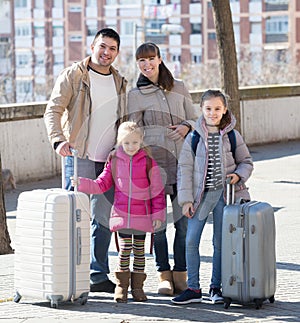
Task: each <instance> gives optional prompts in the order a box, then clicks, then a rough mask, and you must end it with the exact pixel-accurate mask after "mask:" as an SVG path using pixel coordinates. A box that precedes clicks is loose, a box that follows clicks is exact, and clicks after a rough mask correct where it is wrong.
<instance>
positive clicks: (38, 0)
mask: <svg viewBox="0 0 300 323" xmlns="http://www.w3.org/2000/svg"><path fill="white" fill-rule="evenodd" d="M34 7H35V8H36V9H44V0H35V1H34Z"/></svg>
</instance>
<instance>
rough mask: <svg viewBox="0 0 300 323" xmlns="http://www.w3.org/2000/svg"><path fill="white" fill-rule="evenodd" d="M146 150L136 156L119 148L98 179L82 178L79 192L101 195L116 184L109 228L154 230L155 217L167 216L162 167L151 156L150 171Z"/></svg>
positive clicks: (162, 217)
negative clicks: (160, 168)
mask: <svg viewBox="0 0 300 323" xmlns="http://www.w3.org/2000/svg"><path fill="white" fill-rule="evenodd" d="M147 158H148V157H147V153H146V151H145V150H143V149H140V150H139V151H138V152H137V153H136V154H135V155H134V156H129V155H127V154H126V153H125V152H124V150H123V148H122V147H119V148H118V149H117V151H116V153H115V154H114V156H113V157H112V159H111V160H110V161H108V163H107V164H106V167H105V168H104V170H103V172H102V173H101V174H100V176H99V177H98V178H97V179H96V180H92V179H89V178H83V177H80V184H79V185H78V191H81V192H85V193H87V194H102V193H104V192H106V191H107V190H109V189H110V188H111V187H112V186H113V185H114V187H115V193H114V204H113V207H112V210H111V216H110V230H111V231H118V230H120V229H135V230H140V231H144V232H153V223H152V221H154V220H160V221H162V222H164V221H165V219H166V199H165V193H164V185H163V182H162V179H161V174H160V170H159V167H158V166H157V163H156V162H155V160H154V159H152V158H151V161H152V168H151V169H150V171H149V173H147Z"/></svg>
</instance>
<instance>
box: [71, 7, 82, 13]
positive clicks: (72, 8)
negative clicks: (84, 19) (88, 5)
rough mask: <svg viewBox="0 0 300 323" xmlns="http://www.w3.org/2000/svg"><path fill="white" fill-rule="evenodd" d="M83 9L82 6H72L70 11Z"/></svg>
mask: <svg viewBox="0 0 300 323" xmlns="http://www.w3.org/2000/svg"><path fill="white" fill-rule="evenodd" d="M81 11H82V8H81V6H71V7H70V8H69V12H81Z"/></svg>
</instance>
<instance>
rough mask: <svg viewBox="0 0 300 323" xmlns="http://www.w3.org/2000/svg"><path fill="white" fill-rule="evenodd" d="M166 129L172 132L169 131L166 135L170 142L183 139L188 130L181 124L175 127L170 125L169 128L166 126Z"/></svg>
mask: <svg viewBox="0 0 300 323" xmlns="http://www.w3.org/2000/svg"><path fill="white" fill-rule="evenodd" d="M168 129H171V130H173V131H170V133H169V134H168V138H170V139H171V140H174V141H177V140H182V139H184V138H185V136H186V135H187V134H188V132H189V130H190V129H189V127H187V126H185V125H183V124H178V125H175V126H171V125H170V126H168Z"/></svg>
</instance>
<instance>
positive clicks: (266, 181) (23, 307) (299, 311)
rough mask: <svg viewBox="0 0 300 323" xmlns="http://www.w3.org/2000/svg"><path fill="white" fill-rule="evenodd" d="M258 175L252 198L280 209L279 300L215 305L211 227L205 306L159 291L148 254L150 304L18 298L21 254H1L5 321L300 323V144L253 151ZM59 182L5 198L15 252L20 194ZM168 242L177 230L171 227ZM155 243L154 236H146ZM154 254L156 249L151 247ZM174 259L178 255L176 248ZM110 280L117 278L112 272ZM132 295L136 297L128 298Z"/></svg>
mask: <svg viewBox="0 0 300 323" xmlns="http://www.w3.org/2000/svg"><path fill="white" fill-rule="evenodd" d="M251 153H252V156H253V159H254V161H255V170H254V173H253V176H252V178H251V179H250V180H249V182H248V185H249V187H250V192H251V195H252V198H253V199H257V200H263V201H266V202H269V203H270V204H271V205H272V206H273V207H274V209H275V219H276V229H277V236H276V248H277V291H276V294H275V303H273V304H270V303H268V302H267V303H266V304H264V305H263V307H262V309H260V310H256V309H255V306H254V305H248V306H240V305H237V304H233V305H232V306H231V307H230V308H229V309H228V310H225V309H224V308H223V306H222V305H212V304H210V302H209V300H208V294H206V293H207V292H208V285H209V281H210V272H211V255H212V246H211V236H212V224H211V222H209V223H208V224H207V226H206V227H205V231H204V234H203V240H202V244H201V254H202V263H201V270H200V272H201V284H202V288H203V290H204V301H203V303H201V304H192V305H185V306H175V305H172V304H171V302H170V297H163V296H159V295H157V294H156V288H157V278H156V271H155V266H154V261H153V257H152V255H150V254H147V257H146V258H147V260H146V266H147V268H146V270H147V274H148V278H147V280H146V284H145V291H146V293H147V296H148V298H149V300H148V301H147V302H145V303H134V302H132V301H131V300H129V302H128V303H127V304H117V303H115V302H114V301H113V297H112V295H111V294H106V293H91V294H90V295H89V300H88V302H87V304H86V305H84V306H81V305H79V304H73V303H65V304H59V308H58V309H52V308H50V306H49V303H48V302H47V301H38V300H32V299H27V298H22V299H21V301H20V303H18V304H17V303H14V302H13V301H12V297H13V294H14V287H13V268H14V255H2V256H0V323H2V322H9V323H21V322H22V323H23V322H26V323H38V322H41V321H42V322H51V323H52V322H55V323H58V322H65V323H67V322H72V323H75V322H77V321H78V322H79V321H84V322H90V323H92V322H113V323H117V322H119V323H121V322H122V323H127V322H128V323H129V322H130V323H131V322H136V323H137V322H191V321H194V322H277V323H278V322H300V243H299V241H300V240H299V234H300V203H299V202H300V141H297V142H289V143H282V144H272V145H265V146H259V147H252V148H251ZM59 185H60V181H59V179H57V178H54V179H50V180H45V181H41V182H33V183H25V184H19V185H18V187H17V189H16V190H14V191H10V192H7V193H6V195H5V201H6V209H7V222H8V226H9V232H10V236H11V239H12V247H14V229H15V218H16V205H17V197H18V195H19V193H20V192H22V191H24V190H31V189H35V188H47V187H58V186H59ZM168 231H169V238H170V239H172V235H173V229H172V225H169V230H168ZM147 243H148V244H149V238H147ZM146 250H147V251H149V249H148V246H147V249H146ZM170 254H172V250H171V249H170ZM116 260H117V253H116V250H115V245H114V243H112V244H111V248H110V267H111V269H112V271H113V269H114V267H115V264H116ZM111 279H112V280H114V277H113V275H111ZM129 298H130V296H129Z"/></svg>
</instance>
